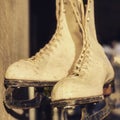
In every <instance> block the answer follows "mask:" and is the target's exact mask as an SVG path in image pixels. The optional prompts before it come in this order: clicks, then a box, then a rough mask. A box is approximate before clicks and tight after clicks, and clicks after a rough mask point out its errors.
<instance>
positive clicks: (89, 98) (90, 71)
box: [51, 0, 114, 106]
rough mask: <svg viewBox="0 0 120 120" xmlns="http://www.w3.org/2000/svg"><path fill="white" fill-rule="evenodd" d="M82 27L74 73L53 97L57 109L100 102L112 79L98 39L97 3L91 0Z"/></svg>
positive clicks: (57, 85)
mask: <svg viewBox="0 0 120 120" xmlns="http://www.w3.org/2000/svg"><path fill="white" fill-rule="evenodd" d="M80 1H82V0H80ZM83 27H84V33H83V36H84V37H83V46H82V52H81V54H80V56H79V58H78V60H77V61H76V63H75V64H74V68H73V70H72V73H71V75H69V76H68V77H66V78H64V79H62V80H60V81H59V82H58V83H57V84H56V85H55V86H54V87H53V90H52V94H51V98H52V102H53V104H54V105H56V106H57V105H59V104H60V105H75V104H84V103H91V102H96V101H100V100H102V99H104V98H103V86H104V85H105V84H108V83H110V82H111V81H112V80H113V77H114V71H113V68H112V66H111V64H110V62H109V60H108V59H107V57H106V55H105V53H104V50H103V48H102V47H101V45H100V44H99V43H98V41H97V38H96V32H95V24H94V0H88V5H87V8H86V15H85V24H84V25H83ZM64 103H65V104H64Z"/></svg>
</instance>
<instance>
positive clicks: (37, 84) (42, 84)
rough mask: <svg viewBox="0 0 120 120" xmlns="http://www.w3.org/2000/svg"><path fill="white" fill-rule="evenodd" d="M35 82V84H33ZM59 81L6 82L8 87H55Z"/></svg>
mask: <svg viewBox="0 0 120 120" xmlns="http://www.w3.org/2000/svg"><path fill="white" fill-rule="evenodd" d="M33 81H34V82H33ZM57 82H58V81H54V82H51V81H50V82H49V81H46V82H40V81H35V80H26V81H25V80H8V79H6V80H5V81H4V84H5V86H6V87H8V86H10V87H45V86H54V85H55V84H56V83H57Z"/></svg>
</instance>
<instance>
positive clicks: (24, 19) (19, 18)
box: [0, 0, 29, 120]
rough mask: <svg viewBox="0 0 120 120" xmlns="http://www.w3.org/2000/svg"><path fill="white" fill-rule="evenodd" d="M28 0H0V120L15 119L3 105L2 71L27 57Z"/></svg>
mask: <svg viewBox="0 0 120 120" xmlns="http://www.w3.org/2000/svg"><path fill="white" fill-rule="evenodd" d="M28 45H29V44H28V0H0V120H15V119H16V118H14V117H12V115H11V114H10V110H9V109H7V110H6V109H5V107H4V105H3V97H4V92H5V88H4V73H5V71H6V69H7V67H8V66H9V65H10V64H11V63H13V62H14V61H16V60H18V59H20V58H26V57H28V51H29V50H28V49H29V46H28Z"/></svg>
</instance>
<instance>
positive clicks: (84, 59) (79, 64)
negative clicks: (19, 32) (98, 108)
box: [69, 0, 90, 76]
mask: <svg viewBox="0 0 120 120" xmlns="http://www.w3.org/2000/svg"><path fill="white" fill-rule="evenodd" d="M69 1H70V3H71V6H72V8H73V11H74V14H75V16H76V19H77V21H78V24H79V26H80V28H81V31H82V33H83V48H82V51H81V54H80V56H79V58H78V60H77V61H76V63H75V66H74V68H73V73H72V75H75V76H79V75H80V71H81V70H83V71H84V70H85V69H87V66H86V64H84V63H88V61H89V49H88V48H89V46H90V44H89V43H88V40H87V39H88V38H87V36H86V35H85V34H86V31H85V28H84V22H83V23H81V22H80V20H79V17H80V15H79V16H78V14H82V15H83V16H84V8H83V6H82V5H83V3H82V1H80V0H78V3H79V7H78V8H79V11H81V12H79V13H78V12H76V5H75V4H74V3H73V2H72V1H71V0H69ZM82 15H81V16H82ZM84 18H85V17H84ZM83 21H84V19H83Z"/></svg>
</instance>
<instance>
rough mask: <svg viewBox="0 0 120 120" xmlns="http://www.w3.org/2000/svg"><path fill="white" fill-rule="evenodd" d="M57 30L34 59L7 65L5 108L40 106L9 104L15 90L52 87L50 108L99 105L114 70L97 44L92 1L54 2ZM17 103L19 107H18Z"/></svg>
mask: <svg viewBox="0 0 120 120" xmlns="http://www.w3.org/2000/svg"><path fill="white" fill-rule="evenodd" d="M84 11H85V12H84ZM56 17H57V28H56V31H55V33H54V35H53V37H52V38H51V40H50V42H49V43H48V44H47V45H45V47H44V48H42V49H41V50H40V51H39V52H38V53H36V55H35V56H33V57H31V58H28V59H26V60H20V61H18V62H15V63H13V64H12V65H10V66H9V67H8V69H7V71H6V74H5V85H6V86H7V87H8V88H7V92H6V99H7V100H5V103H6V104H7V105H8V106H11V107H12V106H13V107H15V106H17V105H18V107H19V106H21V105H23V107H26V108H27V107H29V105H30V106H34V105H31V104H32V103H34V102H36V103H39V102H40V96H39V95H38V97H36V98H35V99H33V100H32V102H30V103H29V102H28V101H22V102H21V103H20V102H17V101H15V100H12V98H11V92H12V91H13V90H15V87H30V86H32V87H44V86H54V85H55V86H54V87H53V89H52V93H51V100H52V104H53V106H56V107H59V106H63V107H65V106H75V105H80V104H87V103H93V102H98V101H102V100H103V99H104V95H103V89H104V86H107V87H105V89H107V88H109V87H108V86H109V85H111V82H112V80H113V77H114V71H113V68H112V66H111V64H110V62H109V60H108V59H107V57H106V55H105V53H104V51H103V48H102V47H101V45H100V44H99V43H98V41H97V37H96V31H95V23H94V0H88V3H87V7H86V8H85V7H84V5H83V0H56ZM18 103H19V104H18Z"/></svg>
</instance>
